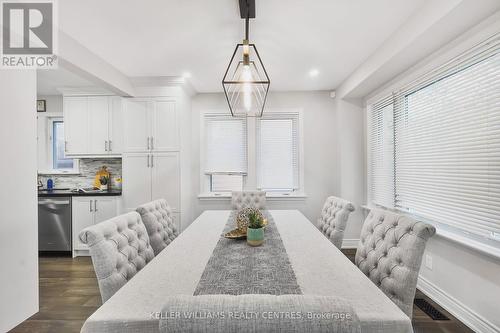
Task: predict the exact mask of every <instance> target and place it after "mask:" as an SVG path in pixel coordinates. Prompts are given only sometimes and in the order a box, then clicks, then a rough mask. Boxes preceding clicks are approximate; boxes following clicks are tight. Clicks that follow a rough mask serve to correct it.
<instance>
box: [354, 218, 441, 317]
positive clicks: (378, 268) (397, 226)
mask: <svg viewBox="0 0 500 333" xmlns="http://www.w3.org/2000/svg"><path fill="white" fill-rule="evenodd" d="M435 233H436V229H435V228H434V227H433V226H431V225H429V224H427V223H424V222H420V221H416V220H414V219H412V218H410V217H408V216H404V215H401V214H396V213H393V212H390V211H387V210H383V209H372V210H371V211H370V213H369V214H368V217H367V218H366V220H365V223H364V225H363V228H362V230H361V238H360V241H359V245H358V249H357V251H356V258H355V262H356V265H357V266H358V267H359V269H360V270H361V271H362V272H363V273H365V275H367V276H368V277H369V278H370V280H372V281H373V283H375V284H376V285H377V286H378V287H379V288H380V289H381V290H382V291H383V292H384V293H385V294H386V295H387V296H388V297H389V298H390V299H391V300H392V301H393V302H394V303H395V304H396V305H397V306H398V307H399V308H400V309H401V310H403V312H404V313H406V314H407V315H408V317H410V318H411V317H412V310H413V298H414V297H415V290H416V287H417V278H418V271H419V270H420V265H421V263H422V256H423V254H424V250H425V244H426V243H427V240H428V239H429V238H430V237H432V236H433V235H434V234H435Z"/></svg>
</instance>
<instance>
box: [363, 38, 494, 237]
mask: <svg viewBox="0 0 500 333" xmlns="http://www.w3.org/2000/svg"><path fill="white" fill-rule="evenodd" d="M499 50H500V48H499V40H498V37H497V39H494V40H493V41H489V42H488V43H484V44H483V45H481V46H479V47H478V48H476V49H474V50H470V51H469V52H468V54H466V55H463V56H462V57H460V58H457V59H456V60H454V61H452V62H450V63H448V64H446V65H445V66H443V67H441V68H439V69H437V70H435V71H434V72H432V73H429V74H428V75H426V76H425V77H422V78H421V79H419V80H417V81H415V82H413V83H411V84H409V85H407V86H406V87H403V88H402V89H401V90H399V91H398V92H395V93H394V96H393V99H392V103H393V104H392V105H394V108H393V110H391V111H389V109H388V108H390V107H389V106H387V103H386V106H383V107H377V103H375V104H374V105H373V106H372V111H371V112H372V114H371V115H369V118H368V120H369V139H368V144H369V145H370V149H369V161H370V163H369V184H370V185H369V186H370V187H369V193H370V196H371V197H372V200H373V202H374V203H379V204H381V205H384V206H387V207H395V208H397V209H400V210H403V211H407V212H409V213H411V214H414V215H417V216H419V217H421V218H424V219H427V220H429V221H434V222H437V223H442V224H446V225H449V226H452V227H455V228H458V229H461V230H464V231H466V232H468V233H472V234H475V235H480V236H485V237H488V238H496V239H498V236H499V235H500V53H499ZM380 105H382V104H380ZM384 110H386V111H384ZM386 112H387V117H388V118H390V116H389V114H390V113H391V112H393V124H394V130H393V140H391V139H387V138H386V135H385V133H384V131H385V130H386V129H387V126H386V125H384V124H385V123H389V124H390V123H391V121H389V120H387V121H386V120H385V119H384V117H386ZM388 132H390V130H389V131H388ZM391 149H393V151H394V161H393V162H392V163H393V164H392V166H393V170H392V171H391V168H390V166H391V161H390V159H389V158H387V159H386V158H385V156H384V153H385V152H387V151H390V150H391ZM391 172H393V177H394V180H393V181H392V182H391V181H390V178H391ZM392 186H393V187H394V192H393V204H391V200H390V192H389V191H388V190H387V189H390V188H391V187H392ZM372 187H373V188H372Z"/></svg>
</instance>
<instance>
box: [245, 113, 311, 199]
mask: <svg viewBox="0 0 500 333" xmlns="http://www.w3.org/2000/svg"><path fill="white" fill-rule="evenodd" d="M282 119H283V120H291V121H292V126H293V127H296V128H293V129H292V131H296V132H297V137H296V139H297V142H296V143H295V144H296V149H297V161H296V163H297V170H296V172H297V175H294V176H293V177H294V181H293V182H294V183H295V177H297V180H296V181H297V183H296V186H294V187H293V188H292V189H290V190H288V189H283V190H277V189H263V188H262V187H261V184H260V172H261V168H260V166H259V162H260V156H259V154H260V137H259V136H260V129H261V126H260V124H259V125H257V126H256V127H255V166H256V167H255V170H256V172H255V174H256V187H257V189H259V190H262V191H266V192H268V193H270V194H271V195H273V196H290V195H293V194H294V193H302V192H303V191H302V189H303V185H302V179H303V175H302V174H301V170H303V169H304V168H303V166H301V161H302V160H303V159H302V155H303V151H302V144H303V142H301V141H302V140H301V137H302V129H301V115H300V112H266V113H265V114H264V115H263V116H262V117H261V118H258V119H257V120H256V121H257V122H260V121H262V120H282Z"/></svg>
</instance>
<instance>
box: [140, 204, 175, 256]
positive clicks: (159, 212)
mask: <svg viewBox="0 0 500 333" xmlns="http://www.w3.org/2000/svg"><path fill="white" fill-rule="evenodd" d="M136 211H137V212H138V213H139V215H141V219H142V222H143V223H144V226H145V227H146V230H147V232H148V235H149V242H150V243H151V247H152V248H153V251H154V253H155V256H157V255H158V253H160V252H161V251H162V250H163V249H164V248H166V247H167V245H168V244H170V243H171V242H172V241H173V240H174V239H175V238H176V237H177V236H178V235H179V231H178V230H177V227H176V226H175V222H174V218H173V216H172V209H171V208H170V206H169V205H168V203H167V201H166V200H165V199H159V200H155V201H152V202H149V203H147V204H144V205H142V206H139V207H138V208H137V209H136Z"/></svg>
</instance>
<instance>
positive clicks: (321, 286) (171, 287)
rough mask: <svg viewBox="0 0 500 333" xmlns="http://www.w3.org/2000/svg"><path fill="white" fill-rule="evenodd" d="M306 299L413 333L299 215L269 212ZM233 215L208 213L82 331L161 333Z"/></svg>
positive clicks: (369, 328) (381, 327)
mask: <svg viewBox="0 0 500 333" xmlns="http://www.w3.org/2000/svg"><path fill="white" fill-rule="evenodd" d="M270 212H271V214H272V216H273V218H274V221H275V223H276V226H277V228H278V230H279V232H280V235H281V239H282V241H283V244H284V246H285V249H286V251H287V253H288V256H289V259H290V263H291V264H292V267H293V269H294V271H295V275H296V277H297V282H298V284H299V286H300V288H301V290H302V292H303V294H305V295H307V294H309V295H328V296H338V297H342V298H345V299H347V300H349V301H350V302H351V304H352V305H353V307H354V309H355V310H356V312H357V314H358V317H359V319H360V321H361V325H362V328H364V330H363V331H366V332H398V333H404V332H412V326H411V320H410V319H409V318H408V317H407V316H406V315H405V314H404V313H403V312H402V311H401V310H400V309H399V308H398V307H397V306H396V305H395V304H394V303H393V302H392V301H391V300H390V299H389V298H388V297H387V296H385V294H384V293H383V292H382V291H380V290H379V289H378V288H377V286H375V285H374V284H373V283H372V282H371V281H370V280H369V279H368V278H367V277H366V276H365V275H364V274H363V273H362V272H361V271H360V270H359V269H358V268H357V267H356V266H355V265H353V264H352V263H351V262H350V261H349V259H348V258H347V257H345V256H344V254H342V252H340V250H338V249H337V248H336V247H335V246H334V245H333V244H332V243H331V242H330V241H329V240H328V239H327V238H326V237H325V236H324V235H323V234H322V233H321V232H319V230H318V229H317V228H316V227H315V226H314V225H313V224H312V223H311V222H310V221H309V220H307V218H306V217H305V216H304V215H302V213H300V212H299V211H297V210H272V211H270ZM229 213H230V211H222V210H219V211H205V212H204V213H203V214H201V215H200V216H199V217H198V218H197V219H196V220H195V221H194V222H193V223H192V224H191V225H190V226H189V227H188V228H187V229H186V230H185V231H184V232H183V233H182V234H181V235H179V237H177V238H176V239H175V240H174V241H173V242H172V243H171V244H170V245H169V246H168V247H167V248H165V250H163V251H162V252H161V253H160V254H159V255H158V256H157V257H156V258H155V259H153V260H152V261H151V262H150V263H148V265H147V266H146V267H145V268H143V269H142V270H141V271H140V272H139V273H138V274H137V275H136V276H134V278H132V279H131V280H130V281H129V282H128V283H127V284H126V285H125V286H124V287H122V288H121V289H120V290H119V291H118V292H117V293H116V294H115V295H113V296H112V297H111V298H110V299H109V300H108V301H107V302H106V303H104V304H103V305H102V306H101V307H100V308H99V309H98V310H97V311H96V312H95V313H94V314H92V316H90V317H89V318H88V319H87V321H86V322H85V324H84V326H83V328H82V332H107V333H109V332H117V333H118V332H120V333H121V332H158V320H157V319H154V317H152V316H151V313H155V312H157V311H160V310H161V308H162V306H163V304H164V303H165V299H166V298H167V297H168V296H169V295H193V293H194V291H195V289H196V286H197V284H198V281H199V279H200V277H201V275H202V273H203V271H204V269H205V266H206V264H207V262H208V260H209V258H210V256H211V254H212V251H213V249H214V248H215V245H216V244H217V242H218V241H219V238H220V237H221V234H222V230H223V228H224V226H225V224H226V223H227V219H228V217H229Z"/></svg>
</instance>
